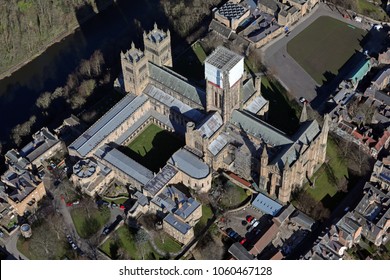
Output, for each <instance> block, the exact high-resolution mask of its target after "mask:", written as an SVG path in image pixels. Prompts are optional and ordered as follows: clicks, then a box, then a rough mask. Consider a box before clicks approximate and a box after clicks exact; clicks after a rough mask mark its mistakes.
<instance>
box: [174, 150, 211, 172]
mask: <svg viewBox="0 0 390 280" xmlns="http://www.w3.org/2000/svg"><path fill="white" fill-rule="evenodd" d="M168 162H169V163H170V164H172V165H173V166H175V167H177V168H178V169H179V170H181V171H183V172H184V173H186V174H187V175H189V176H190V177H192V178H195V179H203V178H205V177H207V176H208V175H209V174H210V168H209V166H208V165H207V164H206V163H204V162H203V161H202V160H201V159H200V158H198V157H197V156H195V155H194V154H193V153H191V152H189V151H187V150H186V149H180V150H178V151H177V152H176V153H174V154H173V155H172V157H171V158H170V159H169V161H168Z"/></svg>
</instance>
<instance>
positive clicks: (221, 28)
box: [209, 19, 233, 39]
mask: <svg viewBox="0 0 390 280" xmlns="http://www.w3.org/2000/svg"><path fill="white" fill-rule="evenodd" d="M209 29H211V30H214V31H215V32H217V33H218V34H219V35H221V36H222V37H224V38H226V39H229V37H230V35H231V34H232V32H233V31H232V30H231V29H230V28H228V27H226V26H225V25H223V24H222V23H220V22H218V21H216V20H215V19H213V20H212V21H211V23H210V25H209Z"/></svg>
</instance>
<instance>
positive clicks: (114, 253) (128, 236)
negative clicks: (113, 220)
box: [100, 226, 161, 260]
mask: <svg viewBox="0 0 390 280" xmlns="http://www.w3.org/2000/svg"><path fill="white" fill-rule="evenodd" d="M114 235H117V238H115V237H113V236H114ZM113 236H111V237H110V238H109V239H108V240H107V241H106V242H104V243H103V244H102V246H101V247H100V249H101V250H102V251H103V252H104V253H106V254H107V255H108V256H109V257H110V258H112V259H118V258H119V257H120V256H119V249H120V248H122V249H123V250H124V251H125V252H126V254H127V255H128V256H127V257H130V258H131V259H134V260H140V259H142V255H141V253H140V251H139V249H138V248H137V245H136V243H135V241H134V235H133V234H132V233H131V232H130V231H129V229H128V228H127V227H126V226H121V227H120V228H118V230H117V231H116V232H115V233H114V234H113ZM144 250H145V251H144V254H145V256H146V257H145V258H146V259H160V258H161V256H160V255H159V254H158V253H156V252H155V251H154V250H153V248H152V246H151V245H150V244H149V243H146V244H145V246H144Z"/></svg>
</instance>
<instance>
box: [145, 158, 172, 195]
mask: <svg viewBox="0 0 390 280" xmlns="http://www.w3.org/2000/svg"><path fill="white" fill-rule="evenodd" d="M176 174H177V169H176V168H175V167H173V166H171V165H168V164H167V165H165V166H164V167H163V168H162V169H161V170H160V171H159V172H158V173H157V174H156V176H154V178H153V179H152V180H150V181H149V182H148V183H147V184H146V185H145V186H144V189H145V190H147V191H148V192H149V193H150V194H151V195H152V196H155V195H156V194H157V193H158V192H159V191H160V190H161V189H162V188H163V187H164V186H165V185H166V184H168V182H169V181H170V180H171V179H172V178H173V177H174V176H175V175H176Z"/></svg>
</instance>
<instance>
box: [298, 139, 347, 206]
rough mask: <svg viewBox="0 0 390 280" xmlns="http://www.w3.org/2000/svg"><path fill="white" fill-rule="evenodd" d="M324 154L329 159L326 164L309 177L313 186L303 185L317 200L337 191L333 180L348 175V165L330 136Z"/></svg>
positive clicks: (332, 194)
mask: <svg viewBox="0 0 390 280" xmlns="http://www.w3.org/2000/svg"><path fill="white" fill-rule="evenodd" d="M326 156H327V159H328V160H329V161H328V163H327V165H326V164H324V165H323V166H322V167H321V168H320V169H319V170H318V171H317V172H316V173H315V174H314V175H313V176H312V178H311V180H312V181H313V182H314V183H315V186H314V188H311V187H309V184H306V186H305V188H307V192H308V193H309V194H310V195H311V196H312V197H313V198H314V199H315V200H317V201H321V200H322V199H323V198H324V197H325V196H327V195H329V196H330V197H334V196H335V195H336V193H337V191H338V190H337V186H336V184H337V183H335V181H336V182H337V181H338V180H340V179H342V178H343V177H344V176H348V166H347V164H346V162H345V161H344V160H343V159H342V158H340V153H339V151H338V147H337V145H336V143H335V142H334V141H333V140H332V138H328V145H327V150H326Z"/></svg>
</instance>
